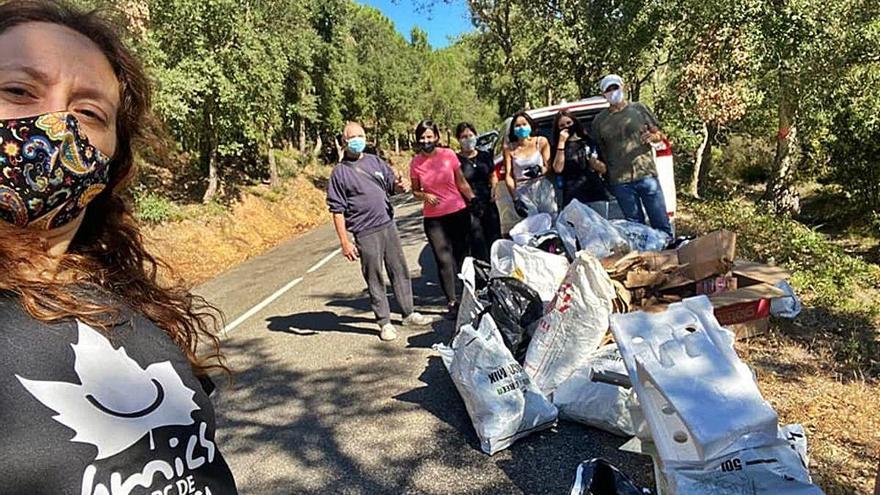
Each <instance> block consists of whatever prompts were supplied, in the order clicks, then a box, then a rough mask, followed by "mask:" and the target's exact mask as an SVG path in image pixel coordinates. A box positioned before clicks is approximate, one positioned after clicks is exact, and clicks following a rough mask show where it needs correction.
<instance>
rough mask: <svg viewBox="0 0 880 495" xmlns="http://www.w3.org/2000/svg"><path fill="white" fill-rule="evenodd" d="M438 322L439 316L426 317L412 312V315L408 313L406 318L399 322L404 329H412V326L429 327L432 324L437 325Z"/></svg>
mask: <svg viewBox="0 0 880 495" xmlns="http://www.w3.org/2000/svg"><path fill="white" fill-rule="evenodd" d="M438 321H440V317H439V316H428V315H423V314H421V313H418V312H416V311H413V312H412V313H410V315H409V316H407V317H406V318H404V319H403V321H402V322H401V325H403V326H405V327H412V326H417V327H421V326H425V325H430V324H432V323H437V322H438Z"/></svg>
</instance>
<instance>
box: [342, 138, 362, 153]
mask: <svg viewBox="0 0 880 495" xmlns="http://www.w3.org/2000/svg"><path fill="white" fill-rule="evenodd" d="M346 147H347V148H348V151H351V152H352V153H354V154H356V155H359V154H361V153H362V152H363V151H364V148H366V147H367V138H363V137H353V138H349V139H348V143H347V144H346Z"/></svg>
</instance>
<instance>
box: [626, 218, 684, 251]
mask: <svg viewBox="0 0 880 495" xmlns="http://www.w3.org/2000/svg"><path fill="white" fill-rule="evenodd" d="M611 225H613V226H614V228H615V229H617V232H619V233H620V235H622V236H623V237H624V238H625V239H626V241H627V242H628V243H629V247H630V249H632V250H633V251H662V250H664V249H666V246H667V245H668V244H669V241H670V240H671V239H670V237H669V234H667V233H666V232H663V231H660V230H657V229H654V228H652V227H650V226H649V225H645V224H641V223H636V222H630V221H628V220H612V221H611Z"/></svg>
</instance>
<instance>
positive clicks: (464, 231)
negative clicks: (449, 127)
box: [409, 120, 479, 318]
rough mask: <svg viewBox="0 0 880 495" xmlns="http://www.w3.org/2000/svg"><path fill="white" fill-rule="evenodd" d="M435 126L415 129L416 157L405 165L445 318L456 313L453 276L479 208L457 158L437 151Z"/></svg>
mask: <svg viewBox="0 0 880 495" xmlns="http://www.w3.org/2000/svg"><path fill="white" fill-rule="evenodd" d="M439 137H440V130H439V129H438V128H437V124H435V123H433V122H432V121H430V120H423V121H421V122H419V125H418V126H416V146H417V149H418V150H419V152H418V154H417V155H416V156H414V157H413V159H412V161H411V162H410V164H409V175H410V179H411V180H412V191H413V196H415V197H416V198H418V199H420V200H422V202H423V204H424V216H425V220H424V223H425V235H427V236H428V243H429V244H430V245H431V250H432V251H433V252H434V260H435V261H436V262H437V268H438V269H439V272H440V286H441V287H442V288H443V293H444V294H445V295H446V303H447V308H448V309H449V313H448V314H447V316H448V317H450V318H454V317H455V314H456V311H457V310H458V298H457V297H456V293H455V275H456V274H457V273H458V271H459V269H461V264H462V262H463V261H464V257H465V256H467V252H468V233H469V232H470V225H471V215H470V212H469V211H468V205H471V208H479V206H478V205H479V203H478V202H476V201H473V200H474V193H473V191H471V187H470V186H469V185H468V183H467V180H465V178H464V176H463V175H462V174H461V168H460V164H459V161H458V156H456V154H455V152H454V151H452V150H450V149H448V148H439V147H438V146H437V142H438V140H439Z"/></svg>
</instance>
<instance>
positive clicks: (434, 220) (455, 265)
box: [425, 209, 471, 303]
mask: <svg viewBox="0 0 880 495" xmlns="http://www.w3.org/2000/svg"><path fill="white" fill-rule="evenodd" d="M470 228H471V214H470V212H469V211H468V210H467V209H464V210H461V211H458V212H455V213H450V214H449V215H443V216H442V217H430V218H429V217H425V235H427V236H428V243H429V244H430V245H431V250H432V251H433V252H434V260H435V261H436V262H437V270H438V271H439V272H440V287H441V288H443V294H445V295H446V302H447V303H453V302H455V301H457V300H458V298H457V297H456V294H455V276H456V274H457V273H458V271H459V270H460V269H461V264H462V262H464V258H465V256H467V252H468V235H469V233H470Z"/></svg>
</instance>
